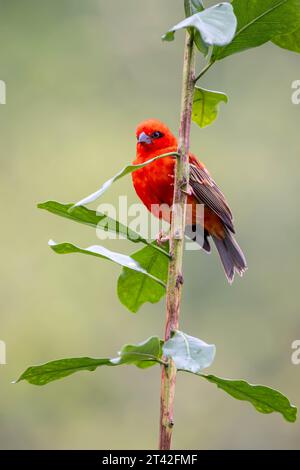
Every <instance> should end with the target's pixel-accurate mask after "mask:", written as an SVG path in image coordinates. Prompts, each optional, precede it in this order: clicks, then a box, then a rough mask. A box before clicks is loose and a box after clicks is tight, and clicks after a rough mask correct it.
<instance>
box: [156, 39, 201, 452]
mask: <svg viewBox="0 0 300 470" xmlns="http://www.w3.org/2000/svg"><path fill="white" fill-rule="evenodd" d="M194 52H195V51H194V40H193V37H192V36H191V35H190V33H189V32H187V33H186V40H185V48H184V64H183V83H182V97H181V117H180V129H179V146H178V153H179V155H180V158H178V159H177V162H176V171H175V181H174V198H173V207H172V224H171V231H170V254H171V256H172V258H171V261H170V263H169V275H168V284H167V306H166V308H167V312H166V326H165V340H166V341H167V340H168V339H169V338H170V336H171V334H172V332H173V331H174V330H177V329H178V326H179V313H180V300H181V290H182V284H183V276H182V258H183V249H184V232H185V215H186V200H187V193H186V191H187V187H188V181H189V147H190V129H191V117H192V106H193V97H194V87H195V53H194ZM175 382H176V367H175V365H174V363H173V361H172V360H171V361H169V363H168V366H163V367H162V377H161V397H160V435H159V449H160V450H169V449H170V448H171V440H172V431H173V426H174V421H173V408H174V395H175Z"/></svg>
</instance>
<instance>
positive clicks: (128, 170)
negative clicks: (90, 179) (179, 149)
mask: <svg viewBox="0 0 300 470" xmlns="http://www.w3.org/2000/svg"><path fill="white" fill-rule="evenodd" d="M170 156H174V157H176V156H178V153H176V152H170V153H165V154H163V155H158V156H157V157H154V158H151V160H147V161H146V162H144V163H140V164H139V165H127V166H125V167H124V168H123V169H122V170H121V171H119V172H118V173H117V174H116V175H115V176H113V177H112V178H110V179H109V180H107V181H106V182H105V183H104V184H103V185H102V186H101V188H100V189H98V190H97V191H95V192H94V193H92V194H90V195H89V196H87V197H85V198H84V199H81V201H79V202H76V204H74V206H73V207H71V208H70V209H69V210H70V211H72V210H74V209H73V208H75V207H78V206H83V205H84V204H90V203H91V202H93V201H96V199H98V198H99V197H101V196H102V195H103V194H104V193H105V191H107V190H108V188H110V186H111V185H112V184H113V183H114V182H115V181H118V180H119V179H120V178H123V176H126V175H129V174H130V173H133V172H134V171H136V170H139V169H140V168H144V166H147V165H150V164H151V163H153V162H155V161H156V160H159V159H160V158H165V157H170Z"/></svg>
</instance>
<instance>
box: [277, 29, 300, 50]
mask: <svg viewBox="0 0 300 470" xmlns="http://www.w3.org/2000/svg"><path fill="white" fill-rule="evenodd" d="M273 43H274V44H276V46H279V47H282V49H287V50H289V51H293V52H300V28H298V29H296V31H293V32H292V33H289V34H282V35H281V36H277V37H276V38H275V39H273Z"/></svg>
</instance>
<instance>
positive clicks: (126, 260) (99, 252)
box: [49, 240, 165, 288]
mask: <svg viewBox="0 0 300 470" xmlns="http://www.w3.org/2000/svg"><path fill="white" fill-rule="evenodd" d="M49 246H50V248H51V249H52V250H53V251H54V252H55V253H57V254H59V255H66V254H70V253H81V254H83V255H91V256H96V257H98V258H103V259H107V260H109V261H113V262H114V263H116V264H119V265H120V266H126V267H127V268H129V269H132V270H133V271H137V272H139V273H140V274H141V275H143V276H148V277H149V278H151V280H153V281H155V282H156V283H158V284H159V285H160V286H162V287H163V288H165V284H164V282H162V281H161V280H160V279H158V278H156V277H155V276H153V275H152V274H151V273H148V272H147V271H146V270H145V269H144V268H142V266H141V265H140V264H139V263H138V262H137V261H136V260H134V259H133V258H131V257H130V256H127V255H123V254H122V253H117V252H115V251H110V250H108V249H107V248H104V247H103V246H100V245H93V246H90V247H88V248H80V247H78V246H75V245H73V244H72V243H67V242H65V243H56V242H54V241H53V240H50V241H49ZM161 256H164V255H161Z"/></svg>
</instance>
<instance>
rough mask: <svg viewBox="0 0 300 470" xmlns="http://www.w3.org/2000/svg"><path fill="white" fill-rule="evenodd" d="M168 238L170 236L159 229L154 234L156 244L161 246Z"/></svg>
mask: <svg viewBox="0 0 300 470" xmlns="http://www.w3.org/2000/svg"><path fill="white" fill-rule="evenodd" d="M169 240H170V236H169V235H167V234H166V233H165V232H164V231H163V230H161V231H160V232H159V233H158V234H157V236H156V243H157V244H158V246H162V245H163V244H164V243H166V242H167V241H169Z"/></svg>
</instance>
